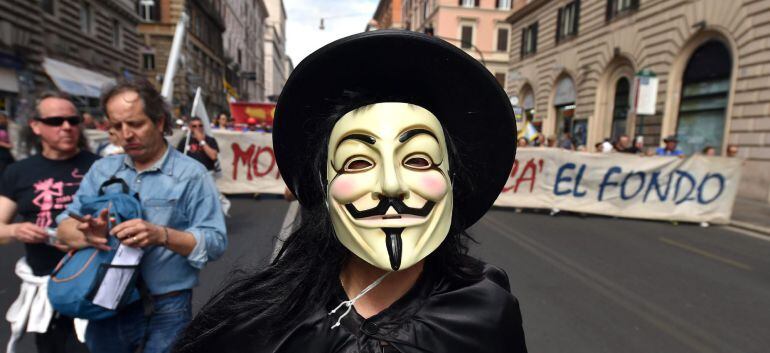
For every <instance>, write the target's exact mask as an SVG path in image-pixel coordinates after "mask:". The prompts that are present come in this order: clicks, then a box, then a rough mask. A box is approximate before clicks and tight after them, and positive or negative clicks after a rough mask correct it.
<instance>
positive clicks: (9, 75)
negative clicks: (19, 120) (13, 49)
mask: <svg viewBox="0 0 770 353" xmlns="http://www.w3.org/2000/svg"><path fill="white" fill-rule="evenodd" d="M18 94H19V80H18V78H17V77H16V70H15V69H13V68H8V67H0V113H4V114H6V115H8V116H11V117H13V116H15V114H16V99H17V97H18Z"/></svg>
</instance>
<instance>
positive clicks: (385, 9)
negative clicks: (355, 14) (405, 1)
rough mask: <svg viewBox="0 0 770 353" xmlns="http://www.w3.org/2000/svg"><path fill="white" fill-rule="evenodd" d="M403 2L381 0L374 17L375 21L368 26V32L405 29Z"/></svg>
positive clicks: (399, 0)
mask: <svg viewBox="0 0 770 353" xmlns="http://www.w3.org/2000/svg"><path fill="white" fill-rule="evenodd" d="M401 2H402V0H380V3H379V4H377V9H376V10H375V11H374V16H372V20H374V21H373V22H371V23H370V24H369V25H367V28H366V30H367V31H369V30H373V29H403V28H404V23H403V21H401V16H403V11H402V9H401Z"/></svg>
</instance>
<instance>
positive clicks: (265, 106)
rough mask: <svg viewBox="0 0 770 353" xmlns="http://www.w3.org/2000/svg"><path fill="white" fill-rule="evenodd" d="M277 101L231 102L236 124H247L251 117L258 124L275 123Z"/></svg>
mask: <svg viewBox="0 0 770 353" xmlns="http://www.w3.org/2000/svg"><path fill="white" fill-rule="evenodd" d="M274 113H275V103H253V102H234V103H230V114H232V119H233V122H235V124H238V125H246V124H248V121H249V118H253V119H254V120H256V124H258V125H268V126H272V125H273V114H274Z"/></svg>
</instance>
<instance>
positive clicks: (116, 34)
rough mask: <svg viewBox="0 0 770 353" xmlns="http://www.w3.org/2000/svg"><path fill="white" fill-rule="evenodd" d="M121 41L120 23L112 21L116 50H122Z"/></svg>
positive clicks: (113, 42)
mask: <svg viewBox="0 0 770 353" xmlns="http://www.w3.org/2000/svg"><path fill="white" fill-rule="evenodd" d="M120 39H121V29H120V21H118V20H112V46H114V47H116V48H120V47H121V45H122V43H121V40H120Z"/></svg>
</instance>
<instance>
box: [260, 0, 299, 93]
mask: <svg viewBox="0 0 770 353" xmlns="http://www.w3.org/2000/svg"><path fill="white" fill-rule="evenodd" d="M264 1H265V5H266V6H267V12H268V14H269V16H268V18H267V21H266V25H265V40H264V45H265V51H264V53H265V60H264V63H265V98H267V100H269V101H274V100H277V99H278V96H279V95H280V94H281V90H283V85H284V84H285V83H286V79H288V78H289V74H291V71H292V70H294V65H293V63H292V62H291V58H290V57H289V56H288V55H287V54H286V8H285V7H284V6H283V0H264Z"/></svg>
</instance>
